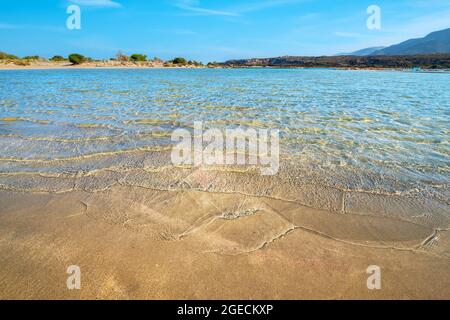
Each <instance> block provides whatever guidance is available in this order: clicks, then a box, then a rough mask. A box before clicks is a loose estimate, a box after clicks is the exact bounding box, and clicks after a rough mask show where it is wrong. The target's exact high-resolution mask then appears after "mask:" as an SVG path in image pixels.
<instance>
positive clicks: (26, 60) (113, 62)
mask: <svg viewBox="0 0 450 320" xmlns="http://www.w3.org/2000/svg"><path fill="white" fill-rule="evenodd" d="M39 62H41V63H46V62H47V63H64V62H66V63H67V64H69V63H70V64H71V65H82V64H87V63H96V65H99V66H117V65H119V66H120V65H123V66H133V65H136V66H143V67H155V66H161V67H191V68H194V67H196V68H199V67H204V65H203V63H201V62H198V61H194V60H187V59H185V58H182V57H177V58H174V59H173V60H168V61H163V60H162V59H160V58H158V57H154V58H153V59H148V58H147V55H145V54H141V53H134V54H132V55H130V56H127V55H125V54H123V53H122V52H121V51H119V52H117V54H116V55H115V57H113V58H110V59H107V60H94V59H92V58H89V57H86V56H84V55H82V54H79V53H72V54H70V55H69V56H68V57H63V56H61V55H55V56H53V57H52V58H50V59H45V58H42V57H39V56H26V57H23V58H19V57H18V56H15V55H12V54H8V53H5V52H0V63H3V64H14V65H17V66H29V65H32V64H37V63H39Z"/></svg>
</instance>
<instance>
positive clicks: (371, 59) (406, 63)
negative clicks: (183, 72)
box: [217, 54, 450, 69]
mask: <svg viewBox="0 0 450 320" xmlns="http://www.w3.org/2000/svg"><path fill="white" fill-rule="evenodd" d="M217 66H222V67H231V68H242V67H244V68H251V67H275V68H350V69H353V68H355V69H364V68H370V69H377V68H398V69H405V68H406V69H410V68H413V67H421V68H424V69H450V54H429V55H404V56H397V55H396V56H373V55H371V56H364V57H362V56H361V57H357V56H334V57H294V56H285V57H277V58H254V59H240V60H229V61H227V62H225V63H220V64H217Z"/></svg>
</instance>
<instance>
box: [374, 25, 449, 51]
mask: <svg viewBox="0 0 450 320" xmlns="http://www.w3.org/2000/svg"><path fill="white" fill-rule="evenodd" d="M434 53H450V28H449V29H445V30H441V31H436V32H433V33H430V34H429V35H427V36H426V37H425V38H419V39H410V40H407V41H405V42H402V43H400V44H396V45H393V46H390V47H387V48H384V49H381V50H377V51H375V52H372V53H371V54H369V55H375V56H381V55H387V56H391V55H417V54H434Z"/></svg>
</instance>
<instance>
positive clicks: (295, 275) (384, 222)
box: [0, 152, 450, 299]
mask: <svg viewBox="0 0 450 320" xmlns="http://www.w3.org/2000/svg"><path fill="white" fill-rule="evenodd" d="M155 154H158V155H157V156H155ZM162 154H163V155H161V153H149V152H140V153H137V154H136V153H132V154H130V155H124V154H114V155H111V154H106V155H101V156H100V155H98V156H95V157H86V158H81V159H80V158H76V159H60V160H48V161H46V160H35V161H31V160H29V162H28V163H26V166H25V168H26V169H27V170H24V169H25V168H24V167H21V166H23V165H24V163H21V162H20V160H17V159H15V160H11V161H10V162H8V160H7V159H3V160H2V161H3V168H4V169H5V170H4V171H7V172H3V173H2V175H1V176H0V186H1V189H2V190H1V191H0V270H1V271H0V288H1V289H0V298H2V299H16V298H27V299H47V298H52V299H53V298H55V299H313V298H318V299H343V298H350V299H360V298H361V299H385V298H388V299H391V298H398V299H423V298H425V299H449V298H450V250H449V248H450V229H449V221H450V220H449V210H448V208H449V207H448V198H445V195H446V192H447V191H446V190H443V191H442V193H430V192H428V193H426V194H425V193H424V192H423V190H422V191H420V190H413V189H408V188H407V187H406V186H403V187H402V188H403V189H402V188H400V187H398V186H397V190H396V191H390V190H389V188H391V187H392V186H389V184H386V182H385V184H384V186H385V187H384V189H381V188H379V187H377V188H374V187H372V188H369V182H368V181H371V179H370V178H369V177H365V178H364V179H363V178H361V177H359V178H360V179H356V178H355V176H353V178H352V180H354V181H353V184H352V183H349V182H346V187H344V183H342V185H341V184H340V183H339V182H336V181H337V180H336V179H333V180H329V179H328V178H327V176H326V175H319V174H316V173H314V172H312V171H311V170H308V169H306V168H301V167H295V166H292V165H290V164H288V163H287V162H286V163H284V162H283V164H282V168H281V171H280V173H279V174H278V175H277V176H274V177H263V176H261V175H260V174H259V172H258V170H255V169H254V168H246V169H245V170H243V169H242V168H210V167H196V168H187V167H184V168H180V167H173V166H170V165H169V164H168V162H167V155H166V156H164V153H162ZM150 155H151V156H150ZM24 161H25V160H24ZM106 163H107V164H108V165H106ZM119 164H120V165H119ZM74 166H75V167H76V169H73V168H74ZM95 166H99V168H96V167H95ZM100 167H101V168H100ZM51 168H53V169H54V170H53V172H52V170H51ZM55 168H59V170H56V169H55ZM61 168H65V169H64V170H61ZM70 168H72V169H73V170H75V171H76V172H77V174H69V173H68V172H70ZM88 168H89V170H88ZM105 168H106V169H105ZM8 171H9V172H8ZM342 179H344V178H342ZM330 181H333V183H331V182H330ZM392 184H395V183H394V182H392ZM71 265H77V266H79V267H80V268H81V272H82V288H81V290H75V291H70V290H68V289H67V287H66V280H67V277H68V274H67V273H66V270H67V267H68V266H71ZM371 265H377V266H379V267H380V268H381V271H382V289H381V290H369V289H368V288H367V278H368V277H369V275H368V274H367V273H366V270H367V268H368V267H369V266H371Z"/></svg>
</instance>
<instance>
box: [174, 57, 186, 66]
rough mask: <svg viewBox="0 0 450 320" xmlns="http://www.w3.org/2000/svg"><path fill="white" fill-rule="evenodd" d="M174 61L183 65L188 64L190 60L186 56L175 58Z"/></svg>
mask: <svg viewBox="0 0 450 320" xmlns="http://www.w3.org/2000/svg"><path fill="white" fill-rule="evenodd" d="M172 63H173V64H181V65H186V64H188V62H187V60H186V59H185V58H175V59H173V61H172Z"/></svg>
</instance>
